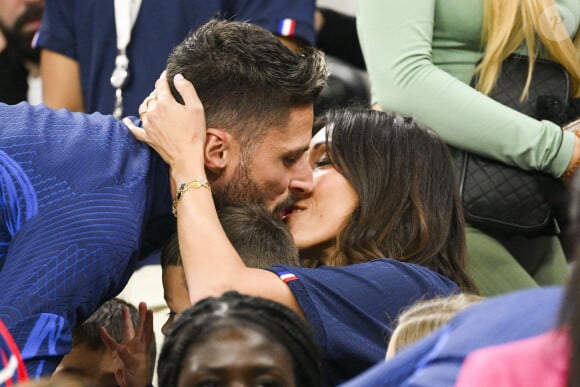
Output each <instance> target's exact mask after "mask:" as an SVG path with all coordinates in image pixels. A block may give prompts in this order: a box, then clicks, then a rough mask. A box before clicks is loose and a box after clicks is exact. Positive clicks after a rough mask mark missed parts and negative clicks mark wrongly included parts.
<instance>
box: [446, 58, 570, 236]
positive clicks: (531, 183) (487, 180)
mask: <svg viewBox="0 0 580 387" xmlns="http://www.w3.org/2000/svg"><path fill="white" fill-rule="evenodd" d="M527 72H528V58H527V57H526V56H521V55H511V56H510V57H508V58H507V59H506V60H505V61H504V62H503V65H502V71H501V74H500V76H499V79H498V81H497V84H496V86H495V87H494V89H493V92H492V93H491V95H490V97H491V98H493V99H495V100H497V101H498V102H501V103H502V104H504V105H507V106H509V107H511V108H513V109H516V110H518V111H520V112H522V113H525V114H527V115H529V116H531V117H534V118H536V119H539V120H543V119H546V120H550V121H552V122H555V123H557V124H562V123H564V121H565V120H566V106H567V105H568V101H569V99H570V79H569V75H568V73H567V72H566V70H565V69H564V68H563V67H562V66H560V65H559V64H557V63H554V62H550V61H545V60H539V59H538V60H536V62H535V66H534V72H533V74H532V85H531V87H530V91H529V95H528V98H527V99H526V100H525V101H524V102H523V103H521V102H520V100H519V99H520V95H521V92H522V90H523V87H524V85H525V82H526V78H527ZM475 81H476V79H473V81H472V86H473V85H474V84H475ZM455 154H456V156H455V158H456V160H455V161H456V165H457V168H458V173H459V183H460V187H459V188H460V191H461V197H462V199H463V206H464V211H465V219H466V220H467V222H468V223H470V224H471V225H473V226H475V227H478V228H480V229H482V230H485V231H489V232H499V233H502V234H518V235H526V236H533V235H554V234H557V233H558V232H559V228H558V224H557V222H556V220H555V217H554V207H553V202H554V198H557V197H559V195H561V193H562V192H563V186H562V184H561V182H560V180H558V179H555V178H553V177H552V176H550V175H547V174H544V173H541V172H528V171H524V170H522V169H519V168H515V167H511V166H508V165H506V164H503V163H501V162H498V161H495V160H490V159H487V158H484V157H480V156H477V155H475V154H473V153H469V152H465V151H459V150H457V151H456V152H455Z"/></svg>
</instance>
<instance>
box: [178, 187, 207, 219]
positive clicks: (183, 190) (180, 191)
mask: <svg viewBox="0 0 580 387" xmlns="http://www.w3.org/2000/svg"><path fill="white" fill-rule="evenodd" d="M201 187H204V188H207V189H209V190H210V191H211V187H210V185H209V182H208V181H207V179H202V178H200V179H195V180H192V181H190V182H189V183H181V184H180V185H179V188H178V189H177V194H176V195H175V199H173V205H172V206H171V212H173V216H175V217H176V218H177V203H178V202H179V201H180V200H181V197H182V196H183V194H184V193H185V192H186V191H187V190H188V189H190V188H193V189H200V188H201Z"/></svg>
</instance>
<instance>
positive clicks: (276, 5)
mask: <svg viewBox="0 0 580 387" xmlns="http://www.w3.org/2000/svg"><path fill="white" fill-rule="evenodd" d="M314 11H315V1H314V0H260V1H256V0H231V1H230V14H229V15H226V16H233V17H234V18H235V19H236V20H241V21H250V22H252V23H253V24H257V25H259V26H261V27H263V28H265V29H267V30H269V31H272V32H273V33H275V34H276V35H280V36H287V37H295V38H298V39H300V40H303V41H304V42H306V43H308V44H310V45H314V44H315V42H316V36H315V32H314Z"/></svg>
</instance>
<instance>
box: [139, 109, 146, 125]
mask: <svg viewBox="0 0 580 387" xmlns="http://www.w3.org/2000/svg"><path fill="white" fill-rule="evenodd" d="M145 114H147V110H145V111H144V112H143V113H139V120H140V121H141V122H143V116H144V115H145Z"/></svg>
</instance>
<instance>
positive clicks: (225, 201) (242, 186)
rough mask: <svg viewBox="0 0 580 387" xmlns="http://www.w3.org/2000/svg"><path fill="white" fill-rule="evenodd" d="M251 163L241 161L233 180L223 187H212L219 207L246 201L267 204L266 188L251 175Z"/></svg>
mask: <svg viewBox="0 0 580 387" xmlns="http://www.w3.org/2000/svg"><path fill="white" fill-rule="evenodd" d="M248 164H249V163H248V162H246V161H245V160H244V161H242V162H240V164H239V165H238V167H237V168H236V170H235V172H234V175H233V176H232V178H231V180H230V181H229V182H228V183H226V184H225V185H224V186H223V187H219V188H218V187H215V188H213V187H212V191H213V197H214V200H215V204H216V207H217V209H218V210H219V209H221V208H224V207H227V206H232V205H234V206H235V205H240V204H244V203H256V204H259V205H261V206H263V207H266V205H267V197H266V193H265V192H264V190H262V189H261V188H260V186H259V185H258V184H257V183H256V182H255V181H254V180H253V179H252V177H251V176H250V168H249V165H248Z"/></svg>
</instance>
